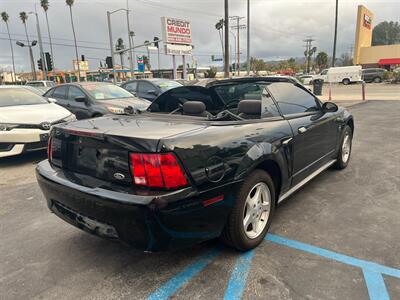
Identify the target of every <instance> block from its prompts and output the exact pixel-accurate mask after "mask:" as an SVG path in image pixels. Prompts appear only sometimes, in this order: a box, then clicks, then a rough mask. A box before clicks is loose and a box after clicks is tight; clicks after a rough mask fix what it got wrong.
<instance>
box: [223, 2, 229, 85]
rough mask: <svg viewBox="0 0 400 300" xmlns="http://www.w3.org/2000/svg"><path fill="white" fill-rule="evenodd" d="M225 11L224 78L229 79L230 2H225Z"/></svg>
mask: <svg viewBox="0 0 400 300" xmlns="http://www.w3.org/2000/svg"><path fill="white" fill-rule="evenodd" d="M224 11H225V19H224V22H225V32H224V33H225V53H224V55H225V59H224V77H225V78H228V77H229V0H225V1H224Z"/></svg>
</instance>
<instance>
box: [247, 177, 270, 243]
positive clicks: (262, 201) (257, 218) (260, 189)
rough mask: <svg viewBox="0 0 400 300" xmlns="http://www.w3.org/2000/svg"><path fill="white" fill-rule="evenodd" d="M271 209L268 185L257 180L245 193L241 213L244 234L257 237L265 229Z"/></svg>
mask: <svg viewBox="0 0 400 300" xmlns="http://www.w3.org/2000/svg"><path fill="white" fill-rule="evenodd" d="M270 210H271V192H270V190H269V188H268V185H267V184H265V183H264V182H259V183H257V184H256V185H254V186H253V188H252V189H251V190H250V192H249V194H248V195H247V198H246V202H245V208H244V213H243V227H244V232H245V234H246V236H247V237H248V238H250V239H255V238H257V237H258V236H259V235H260V234H261V233H262V232H263V231H264V229H265V227H266V226H267V223H268V218H269V215H270Z"/></svg>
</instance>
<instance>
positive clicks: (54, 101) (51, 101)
mask: <svg viewBox="0 0 400 300" xmlns="http://www.w3.org/2000/svg"><path fill="white" fill-rule="evenodd" d="M47 101H49V103H57V100H56V99H54V98H47Z"/></svg>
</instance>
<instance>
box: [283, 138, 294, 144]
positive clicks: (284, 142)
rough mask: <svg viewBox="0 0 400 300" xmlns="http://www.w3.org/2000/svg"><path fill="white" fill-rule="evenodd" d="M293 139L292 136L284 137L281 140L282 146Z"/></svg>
mask: <svg viewBox="0 0 400 300" xmlns="http://www.w3.org/2000/svg"><path fill="white" fill-rule="evenodd" d="M292 140H293V138H291V137H290V138H286V139H283V140H282V146H287V145H289V143H290V142H291V141H292Z"/></svg>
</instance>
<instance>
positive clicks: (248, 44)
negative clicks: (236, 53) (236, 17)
mask: <svg viewBox="0 0 400 300" xmlns="http://www.w3.org/2000/svg"><path fill="white" fill-rule="evenodd" d="M246 67H247V76H249V75H250V0H247V66H246Z"/></svg>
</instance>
